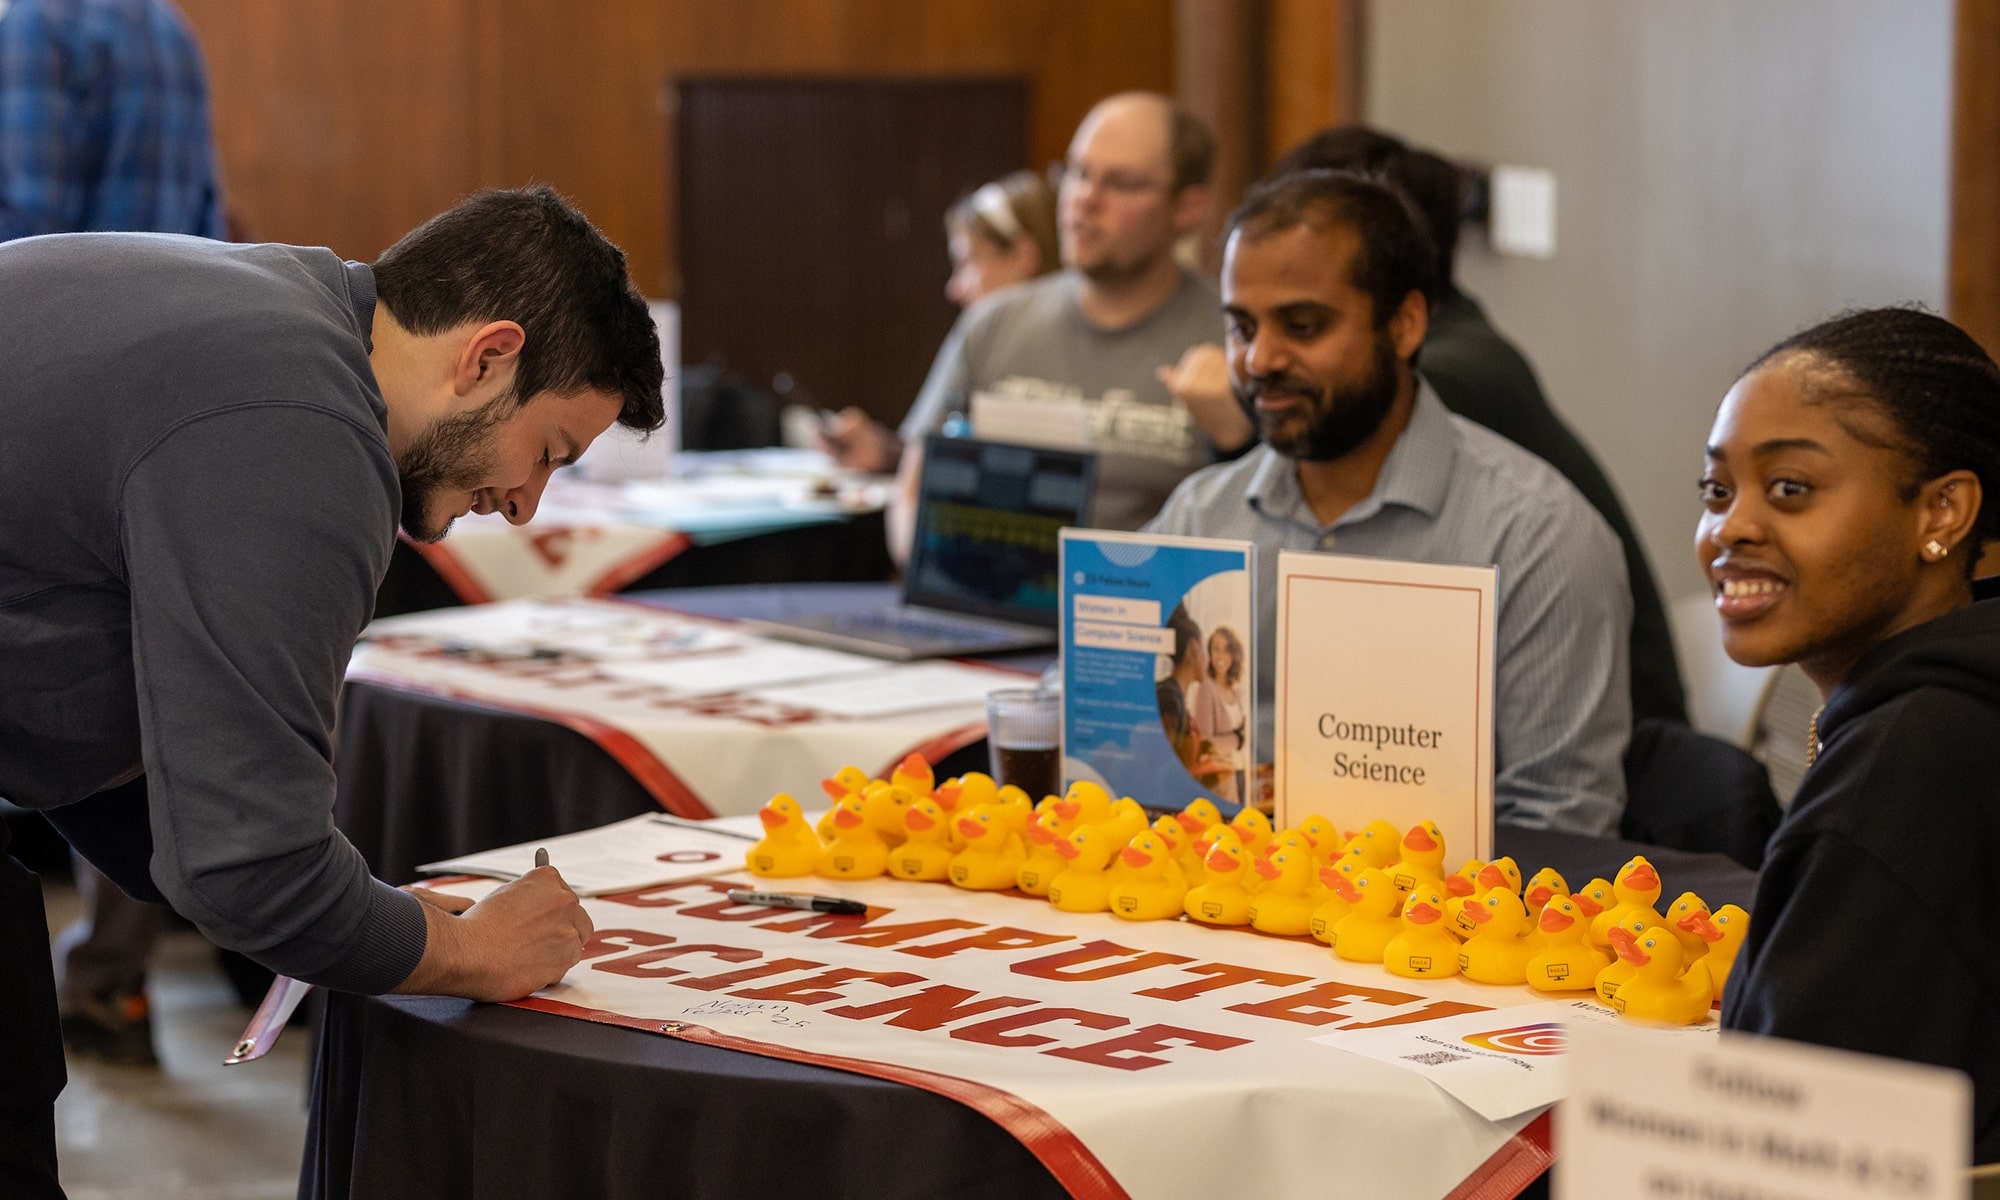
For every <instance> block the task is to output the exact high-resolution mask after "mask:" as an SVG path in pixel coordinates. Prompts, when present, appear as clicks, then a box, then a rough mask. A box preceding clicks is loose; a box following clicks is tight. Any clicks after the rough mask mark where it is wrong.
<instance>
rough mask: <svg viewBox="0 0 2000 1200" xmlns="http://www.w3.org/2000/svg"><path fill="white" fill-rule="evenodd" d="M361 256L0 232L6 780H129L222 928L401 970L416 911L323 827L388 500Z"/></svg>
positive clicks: (238, 937) (395, 502)
mask: <svg viewBox="0 0 2000 1200" xmlns="http://www.w3.org/2000/svg"><path fill="white" fill-rule="evenodd" d="M374 308H375V285H374V277H373V275H372V274H371V273H370V272H369V270H368V268H367V267H365V266H361V265H359V264H355V263H344V262H342V261H341V260H340V259H339V258H338V257H336V256H335V255H334V254H333V253H332V252H330V251H327V250H315V249H302V248H298V247H291V246H232V245H224V244H221V243H217V242H208V241H203V240H200V239H196V238H184V237H174V236H167V235H159V234H113V233H91V234H65V235H58V236H54V237H38V238H28V239H24V240H21V241H15V242H8V243H5V244H0V796H4V797H6V798H7V799H9V800H12V801H13V802H14V803H16V804H19V805H22V806H24V807H26V808H31V809H53V808H58V807H60V806H63V805H68V804H71V803H74V802H76V801H78V800H81V799H83V798H85V797H86V796H89V795H91V794H92V793H94V792H98V791H100V790H102V789H104V788H106V787H108V786H111V785H113V784H116V783H119V782H122V781H124V780H128V779H130V778H132V777H134V776H135V775H137V774H138V773H139V772H140V770H141V769H143V770H144V772H145V775H146V781H147V794H148V813H147V821H148V823H149V825H150V830H151V835H152V858H151V862H150V873H151V877H152V882H153V883H154V884H155V885H156V886H157V887H158V889H159V891H160V892H161V893H162V894H163V895H164V896H165V897H166V898H167V900H168V901H169V902H170V903H171V904H172V905H173V906H174V908H175V909H176V910H178V911H179V912H180V913H181V914H182V915H183V916H185V917H187V918H188V919H189V920H191V921H193V922H194V923H195V924H196V925H197V926H198V927H200V929H201V930H202V932H203V933H205V934H207V935H208V936H209V937H210V938H211V939H213V940H214V941H216V942H217V943H218V944H220V945H223V946H227V947H230V948H232V949H236V950H240V951H242V952H244V953H246V954H248V955H250V956H251V957H253V958H255V959H257V960H258V961H260V962H262V963H264V964H265V965H267V966H269V967H271V968H273V969H275V970H278V971H281V972H283V973H285V974H288V975H293V976H296V977H298V978H301V979H306V980H309V981H312V982H316V983H322V984H326V985H328V986H331V987H336V988H342V989H348V990H353V991H363V992H381V991H387V990H389V989H391V988H393V987H395V986H396V985H397V984H398V983H400V982H402V980H403V979H404V978H405V977H406V976H407V975H408V974H409V973H410V971H411V970H412V969H414V968H415V966H416V964H417V960H418V959H419V958H420V957H422V954H423V950H424V920H423V915H422V912H421V909H420V907H419V903H418V901H416V900H415V899H414V898H412V897H410V896H408V895H407V894H404V893H402V892H398V891H396V890H395V889H393V888H390V887H389V886H387V885H386V884H383V883H380V882H377V881H376V880H374V879H373V878H371V877H370V875H369V872H368V867H367V865H366V864H365V863H364V862H363V861H362V859H361V856H360V854H359V853H358V852H356V851H355V849H354V847H353V846H351V845H350V844H348V841H347V839H346V838H344V837H342V836H341V835H340V833H339V832H338V831H336V830H335V829H334V827H333V792H334V788H333V764H332V753H333V739H332V733H333V720H334V708H335V702H336V700H337V698H338V696H339V692H340V685H341V679H342V677H343V675H344V673H345V670H346V666H347V660H348V657H349V655H350V653H351V651H352V649H353V645H354V639H355V636H356V635H357V634H358V633H359V632H360V630H361V628H362V626H363V625H364V624H365V623H366V622H367V620H368V616H369V611H370V608H371V606H372V604H373V601H374V595H375V589H376V587H377V585H378V584H379V583H380V582H381V578H382V573H383V571H384V570H385V569H386V568H387V564H388V561H389V553H390V550H391V548H392V546H393V543H394V538H395V530H396V522H397V518H398V513H399V507H400V503H401V501H400V490H399V487H398V483H397V474H396V466H395V463H394V461H393V459H392V457H391V455H390V452H389V444H388V436H387V432H386V430H387V421H388V413H387V408H386V407H385V405H384V404H383V401H382V396H381V392H380V391H379V389H378V388H377V387H376V383H375V376H374V372H373V371H372V370H371V369H370V367H369V363H368V350H369V341H368V335H369V329H370V325H371V322H372V320H373V314H374Z"/></svg>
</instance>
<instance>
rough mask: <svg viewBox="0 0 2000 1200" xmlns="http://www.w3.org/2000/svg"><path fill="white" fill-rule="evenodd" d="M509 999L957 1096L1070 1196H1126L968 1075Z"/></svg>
mask: <svg viewBox="0 0 2000 1200" xmlns="http://www.w3.org/2000/svg"><path fill="white" fill-rule="evenodd" d="M509 1003H510V1006H511V1007H514V1008H526V1009H532V1010H534V1011H536V1012H545V1013H552V1014H554V1015H556V1016H563V1017H576V1018H579V1019H581V1020H585V1021H595V1022H597V1023H598V1024H600V1025H622V1026H624V1027H626V1028H628V1029H638V1030H643V1031H645V1032H647V1033H655V1034H661V1035H664V1036H666V1037H675V1038H680V1039H681V1040H683V1041H688V1042H696V1043H699V1044H701V1045H704V1046H719V1047H722V1048H723V1049H726V1050H741V1051H744V1052H745V1053H748V1054H758V1055H762V1056H764V1057H765V1058H780V1059H784V1060H786V1061H787V1062H797V1063H806V1064H808V1065H811V1066H816V1067H832V1068H834V1069H835V1070H840V1071H852V1072H854V1073H855V1074H857V1075H868V1076H872V1077H873V1078H876V1079H887V1080H889V1081H890V1082H892V1083H902V1084H908V1085H909V1086H911V1087H915V1088H922V1089H923V1090H924V1091H927V1092H933V1093H935V1094H937V1095H940V1096H943V1097H945V1098H946V1099H948V1100H956V1101H958V1102H959V1103H960V1104H963V1105H965V1106H966V1107H967V1108H970V1109H972V1110H973V1111H975V1112H978V1113H980V1114H981V1115H983V1116H985V1117H987V1118H989V1119H990V1120H992V1121H993V1123H994V1124H996V1125H998V1126H1000V1127H1001V1128H1002V1129H1005V1130H1006V1131H1007V1132H1008V1133H1009V1134H1011V1135H1012V1136H1013V1137H1014V1139H1015V1140H1016V1141H1018V1142H1020V1143H1021V1145H1022V1146H1024V1147H1026V1148H1027V1151H1028V1153H1030V1154H1032V1155H1034V1156H1035V1158H1036V1160H1037V1161H1039V1162H1040V1163H1041V1164H1042V1165H1043V1166H1045V1167H1047V1168H1048V1169H1049V1173H1050V1174H1051V1175H1054V1176H1055V1177H1056V1180H1057V1181H1058V1182H1060V1183H1061V1184H1062V1185H1063V1187H1065V1188H1067V1189H1069V1193H1070V1195H1072V1196H1075V1197H1076V1198H1077V1200H1131V1197H1130V1195H1129V1194H1128V1193H1127V1192H1126V1191H1125V1189H1124V1188H1122V1187H1120V1186H1119V1184H1118V1181H1117V1180H1116V1179H1113V1178H1112V1177H1111V1172H1110V1171H1108V1170H1106V1169H1105V1167H1104V1164H1103V1163H1101V1162H1099V1161H1098V1160H1097V1156H1096V1155H1095V1154H1092V1153H1091V1152H1090V1148H1089V1147H1087V1146H1085V1145H1084V1144H1083V1143H1082V1142H1081V1141H1079V1140H1077V1136H1076V1135H1075V1134H1073V1133H1071V1132H1070V1131H1069V1130H1068V1129H1066V1128H1064V1127H1063V1125H1062V1124H1061V1123H1060V1122H1058V1121H1057V1120H1056V1119H1055V1118H1054V1117H1051V1116H1050V1115H1049V1114H1047V1113H1046V1112H1043V1111H1042V1110H1041V1109H1039V1108H1036V1107H1035V1106H1034V1105H1032V1104H1029V1103H1028V1102H1027V1101H1025V1100H1023V1099H1021V1098H1020V1097H1019V1096H1016V1095H1014V1094H1013V1093H1012V1092H1004V1091H1001V1090H1000V1089H999V1088H994V1087H988V1086H986V1085H985V1084H982V1083H974V1082H972V1081H971V1080H968V1079H959V1078H957V1077H956V1076H952V1075H941V1074H938V1073H937V1072H935V1071H924V1070H919V1069H918V1068H915V1067H899V1066H895V1065H892V1064H889V1063H878V1062H870V1061H868V1060H866V1059H859V1058H842V1057H839V1056H836V1055H829V1054H814V1053H812V1052H811V1051H808V1050H794V1049H792V1048H791V1047H789V1046H773V1045H771V1044H769V1043H767V1042H753V1041H750V1040H748V1039H745V1038H738V1037H730V1036H729V1035H727V1034H721V1033H717V1032H715V1031H714V1030H712V1029H708V1028H705V1027H703V1026H700V1025H687V1024H683V1023H681V1022H678V1021H675V1022H662V1021H659V1020H642V1019H640V1018H638V1017H627V1016H622V1015H620V1014H618V1013H613V1012H606V1011H604V1010H603V1009H596V1008H581V1007H578V1006H577V1005H574V1004H565V1003H563V1002H562V1001H560V1000H544V999H542V998H540V997H538V996H530V997H528V998H527V999H525V1000H514V1001H510V1002H509ZM669 1026H678V1028H669Z"/></svg>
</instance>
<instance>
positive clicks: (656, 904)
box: [597, 879, 729, 908]
mask: <svg viewBox="0 0 2000 1200" xmlns="http://www.w3.org/2000/svg"><path fill="white" fill-rule="evenodd" d="M690 889H692V890H694V891H697V892H700V893H701V894H702V895H704V896H712V895H714V894H715V893H716V892H718V891H723V892H726V891H728V890H729V889H728V888H726V887H720V888H719V887H716V886H715V885H713V884H711V883H709V881H708V880H706V879H689V880H683V881H681V882H679V883H663V884H661V885H660V886H658V887H649V888H640V889H639V890H638V891H636V892H621V893H619V894H618V895H615V896H599V897H597V898H598V899H599V900H608V901H610V902H611V903H613V904H629V905H631V906H632V907H633V908H677V907H679V906H680V905H682V904H685V903H687V901H685V900H669V899H667V895H668V894H669V893H671V892H683V891H688V890H690Z"/></svg>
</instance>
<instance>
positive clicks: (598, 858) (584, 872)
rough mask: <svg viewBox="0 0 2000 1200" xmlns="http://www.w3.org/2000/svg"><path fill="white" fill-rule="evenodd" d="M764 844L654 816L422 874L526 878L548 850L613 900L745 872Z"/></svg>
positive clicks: (577, 885)
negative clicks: (748, 856) (746, 861)
mask: <svg viewBox="0 0 2000 1200" xmlns="http://www.w3.org/2000/svg"><path fill="white" fill-rule="evenodd" d="M756 840H757V838H756V835H754V834H749V833H739V832H736V831H733V830H722V829H717V828H715V827H714V826H713V824H712V823H710V822H703V821H686V820H682V819H681V818H679V817H674V816H669V815H667V814H666V813H653V814H649V815H647V816H643V817H633V818H631V819H630V820H627V821H619V822H617V823H615V824H612V825H604V826H600V827H598V828H596V829H587V830H585V831H583V832H582V833H571V834H564V835H562V836H560V837H552V838H544V839H542V840H541V841H536V842H523V843H521V844H520V845H518V846H505V847H502V848H501V849H498V850H484V851H481V852H480V853H478V854H467V855H464V856H462V857H459V858H447V859H444V860H443V861H441V862H434V863H425V864H424V865H422V866H420V867H418V868H417V869H418V870H419V871H424V872H427V873H429V874H433V875H480V876H484V877H486V878H488V879H518V878H520V877H521V876H523V875H526V874H527V873H528V872H529V871H532V870H534V867H535V851H537V850H547V851H548V852H549V865H550V866H552V867H554V868H555V869H556V871H557V872H558V873H559V874H561V875H562V877H563V882H564V883H567V884H569V886H570V888H571V890H573V891H575V892H576V894H577V895H579V896H608V895H614V894H616V893H619V892H630V891H636V890H638V889H639V888H646V887H654V886H657V885H659V884H662V883H675V882H678V881H680V880H683V879H699V878H701V877H703V876H706V875H720V874H722V873H724V872H726V871H740V870H742V869H743V856H744V854H745V852H746V851H748V850H749V849H750V845H751V843H753V842H755V841H756Z"/></svg>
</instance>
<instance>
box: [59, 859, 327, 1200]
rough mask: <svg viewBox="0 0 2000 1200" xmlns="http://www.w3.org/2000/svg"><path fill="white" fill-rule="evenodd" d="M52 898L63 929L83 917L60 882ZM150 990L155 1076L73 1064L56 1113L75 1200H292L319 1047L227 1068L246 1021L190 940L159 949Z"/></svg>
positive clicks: (198, 941) (178, 935) (183, 933)
mask: <svg viewBox="0 0 2000 1200" xmlns="http://www.w3.org/2000/svg"><path fill="white" fill-rule="evenodd" d="M45 894H46V897H47V901H48V906H49V925H50V928H51V929H52V930H60V929H61V928H63V926H65V925H66V924H68V922H69V921H70V919H71V918H72V917H73V916H74V915H75V914H76V912H77V911H78V903H77V896H76V892H75V890H74V889H73V888H71V887H70V886H69V885H67V884H66V883H60V882H51V883H50V884H49V885H48V888H47V890H46V893H45ZM149 991H150V993H151V996H152V1003H153V1039H154V1047H155V1049H156V1050H157V1051H158V1053H159V1056H160V1067H159V1068H158V1069H154V1068H142V1067H114V1066H107V1065H104V1064H102V1063H98V1062H95V1061H92V1060H88V1059H77V1058H75V1057H72V1058H71V1059H70V1063H69V1087H68V1088H66V1089H64V1091H63V1094H62V1098H61V1099H60V1100H59V1101H57V1103H56V1137H57V1143H58V1147H57V1149H58V1154H59V1155H60V1162H61V1169H62V1181H63V1187H64V1189H65V1190H66V1191H67V1192H68V1193H69V1198H70V1200H289V1198H290V1197H292V1196H294V1195H296V1194H297V1191H298V1175H299V1156H300V1152H301V1150H302V1149H303V1147H304V1145H305V1128H306V1110H305V1095H306V1090H305V1089H306V1077H307V1072H308V1071H309V1069H310V1066H311V1063H310V1060H309V1057H308V1055H309V1051H310V1049H311V1046H310V1043H311V1038H310V1037H309V1036H307V1035H306V1031H304V1030H300V1029H292V1030H289V1031H287V1032H286V1034H285V1036H284V1037H283V1038H282V1039H280V1040H279V1042H278V1045H277V1046H276V1048H275V1049H273V1050H272V1051H271V1053H270V1054H269V1055H267V1056H266V1057H264V1058H262V1059H260V1060H258V1061H257V1062H254V1063H249V1064H246V1065H244V1066H240V1067H225V1066H223V1065H222V1059H223V1056H224V1055H226V1054H228V1053H229V1051H230V1048H231V1047H233V1046H234V1045H235V1044H236V1039H237V1038H238V1037H239V1036H241V1034H242V1032H243V1026H244V1024H245V1023H246V1022H247V1021H248V1020H249V1013H248V1012H246V1011H245V1010H244V1009H243V1008H242V1006H241V1005H240V1004H239V1003H238V1002H237V999H236V994H235V992H234V991H233V990H232V989H231V988H230V986H229V983H228V981H227V980H226V979H224V978H223V976H222V973H221V971H220V970H219V969H217V967H216V965H215V952H214V950H213V949H211V948H210V947H209V945H208V943H207V942H206V941H204V940H202V938H201V937H200V935H198V934H196V933H193V932H191V931H188V930H176V931H174V932H171V933H169V934H168V935H167V936H166V937H165V938H164V939H163V940H162V942H161V944H160V947H159V950H158V951H157V953H156V955H155V960H154V964H153V971H152V977H151V986H150V987H149Z"/></svg>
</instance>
